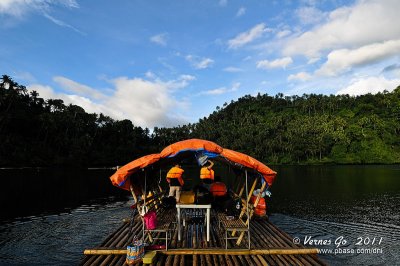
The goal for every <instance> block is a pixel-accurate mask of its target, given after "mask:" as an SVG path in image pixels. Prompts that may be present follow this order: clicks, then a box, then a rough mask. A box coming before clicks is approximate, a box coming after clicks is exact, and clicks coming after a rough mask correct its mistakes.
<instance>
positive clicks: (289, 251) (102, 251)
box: [83, 248, 319, 256]
mask: <svg viewBox="0 0 400 266" xmlns="http://www.w3.org/2000/svg"><path fill="white" fill-rule="evenodd" d="M126 252H127V250H126V249H107V248H99V249H86V250H85V251H84V252H83V254H85V255H126ZM318 252H319V250H318V249H317V248H297V249H296V248H272V249H251V250H248V249H169V250H164V249H163V250H157V253H162V254H164V255H231V256H232V255H240V256H254V255H304V254H318Z"/></svg>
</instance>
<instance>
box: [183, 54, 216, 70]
mask: <svg viewBox="0 0 400 266" xmlns="http://www.w3.org/2000/svg"><path fill="white" fill-rule="evenodd" d="M185 59H186V60H187V61H188V62H190V64H191V65H192V66H193V67H194V68H196V69H205V68H208V67H211V66H212V64H213V63H214V60H212V59H211V58H205V57H199V56H195V55H187V56H186V57H185Z"/></svg>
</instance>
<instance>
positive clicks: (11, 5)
mask: <svg viewBox="0 0 400 266" xmlns="http://www.w3.org/2000/svg"><path fill="white" fill-rule="evenodd" d="M53 6H63V7H66V8H79V5H78V3H77V2H76V1H75V0H46V1H43V0H0V15H1V14H6V15H10V16H12V17H13V18H17V19H23V18H24V17H25V16H26V15H27V14H29V13H30V12H38V13H40V14H42V15H43V16H44V17H45V18H47V19H48V20H50V21H51V22H53V23H54V24H56V25H58V26H61V27H66V28H70V29H72V30H74V31H75V32H78V33H80V34H82V35H86V34H85V33H84V32H82V31H80V30H78V29H77V28H75V27H73V26H72V25H70V24H68V23H66V22H64V21H61V20H59V19H56V18H55V17H53V16H52V15H50V12H51V9H52V8H53ZM8 19H9V18H8Z"/></svg>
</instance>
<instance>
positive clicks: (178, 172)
mask: <svg viewBox="0 0 400 266" xmlns="http://www.w3.org/2000/svg"><path fill="white" fill-rule="evenodd" d="M183 172H184V170H183V169H182V168H181V166H180V165H179V164H176V165H175V166H174V167H172V168H171V169H170V170H169V171H168V173H167V182H168V183H169V196H170V197H171V196H173V197H175V199H176V202H179V199H180V197H181V190H182V186H183V179H182V174H183Z"/></svg>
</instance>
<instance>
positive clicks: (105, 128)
mask: <svg viewBox="0 0 400 266" xmlns="http://www.w3.org/2000/svg"><path fill="white" fill-rule="evenodd" d="M188 138H202V139H207V140H211V141H215V142H217V143H218V144H220V145H221V146H223V147H227V148H230V149H233V150H237V151H241V152H244V153H246V154H249V155H251V156H254V157H255V158H257V159H258V160H260V161H262V162H264V163H269V164H271V163H282V164H294V163H400V87H397V89H395V90H394V91H393V92H391V93H388V92H385V93H379V94H376V95H371V94H367V95H363V96H358V97H350V96H348V95H340V96H334V95H331V96H325V95H313V94H312V95H303V96H302V97H299V96H292V97H284V96H283V95H282V94H278V95H276V96H274V97H272V96H268V95H258V96H256V97H252V96H248V95H247V96H244V97H242V98H240V99H238V100H237V101H232V102H231V103H230V104H224V106H223V107H221V108H220V107H217V108H216V111H214V112H213V113H212V114H211V115H210V116H209V117H207V118H203V119H200V120H199V122H197V123H195V124H188V125H183V126H179V127H175V128H154V130H153V132H150V131H149V130H148V129H147V128H144V129H143V128H141V127H137V126H134V125H133V124H132V122H131V121H129V120H122V121H117V120H113V119H111V118H110V117H108V116H105V115H103V114H89V113H86V112H85V110H84V109H83V108H81V107H79V106H76V105H65V104H64V102H63V101H62V100H58V99H48V100H44V99H42V98H40V96H39V95H38V93H37V92H35V91H32V92H29V93H28V91H27V90H26V88H25V87H24V86H22V85H19V84H18V83H16V82H14V81H13V80H12V79H11V78H10V77H8V76H5V75H3V77H2V79H0V140H1V144H0V166H54V165H57V166H65V165H73V166H116V165H122V164H125V163H127V162H129V161H131V160H133V159H135V158H137V157H140V156H143V155H145V154H148V153H154V152H159V151H160V150H161V149H162V148H163V147H165V146H166V145H168V144H171V143H173V142H176V141H179V140H183V139H188Z"/></svg>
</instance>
